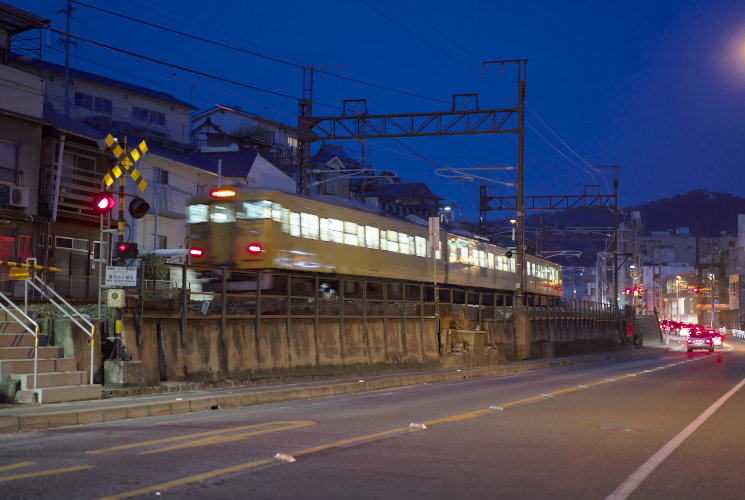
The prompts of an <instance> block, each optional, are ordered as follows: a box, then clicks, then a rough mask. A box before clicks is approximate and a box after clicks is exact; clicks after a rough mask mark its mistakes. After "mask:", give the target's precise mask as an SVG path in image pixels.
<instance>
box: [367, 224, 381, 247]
mask: <svg viewBox="0 0 745 500" xmlns="http://www.w3.org/2000/svg"><path fill="white" fill-rule="evenodd" d="M365 245H366V246H367V248H380V229H378V228H377V227H373V226H365Z"/></svg>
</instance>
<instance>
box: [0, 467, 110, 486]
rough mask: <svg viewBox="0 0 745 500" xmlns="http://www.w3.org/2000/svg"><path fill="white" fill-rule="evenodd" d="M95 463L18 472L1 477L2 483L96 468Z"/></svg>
mask: <svg viewBox="0 0 745 500" xmlns="http://www.w3.org/2000/svg"><path fill="white" fill-rule="evenodd" d="M95 468H96V466H95V465H76V466H74V467H63V468H61V469H50V470H43V471H39V472H27V473H25V474H16V475H14V476H4V477H0V483H3V482H6V481H15V480H17V479H28V478H30V477H39V476H51V475H52V474H62V473H64V472H73V471H76V470H85V469H95Z"/></svg>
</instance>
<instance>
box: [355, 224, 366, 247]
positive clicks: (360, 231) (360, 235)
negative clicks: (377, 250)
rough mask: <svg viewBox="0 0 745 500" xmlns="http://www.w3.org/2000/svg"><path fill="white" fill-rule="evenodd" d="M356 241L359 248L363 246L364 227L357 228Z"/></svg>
mask: <svg viewBox="0 0 745 500" xmlns="http://www.w3.org/2000/svg"><path fill="white" fill-rule="evenodd" d="M357 241H358V242H359V244H360V246H361V247H364V246H365V226H357Z"/></svg>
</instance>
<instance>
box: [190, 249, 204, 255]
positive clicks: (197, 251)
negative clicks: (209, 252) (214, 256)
mask: <svg viewBox="0 0 745 500" xmlns="http://www.w3.org/2000/svg"><path fill="white" fill-rule="evenodd" d="M189 255H191V256H192V257H201V256H202V255H204V250H202V249H201V248H190V249H189Z"/></svg>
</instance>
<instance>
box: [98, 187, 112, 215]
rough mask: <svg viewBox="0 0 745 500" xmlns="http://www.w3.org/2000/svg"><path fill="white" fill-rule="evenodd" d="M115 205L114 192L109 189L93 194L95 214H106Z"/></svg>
mask: <svg viewBox="0 0 745 500" xmlns="http://www.w3.org/2000/svg"><path fill="white" fill-rule="evenodd" d="M115 206H116V199H115V198H114V193H112V192H111V191H102V192H100V193H96V194H95V195H94V196H93V211H94V212H95V213H96V215H106V214H108V213H109V212H111V211H112V210H113V209H114V207H115Z"/></svg>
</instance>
